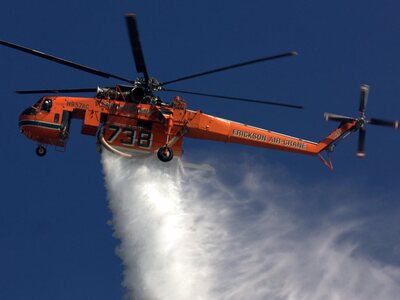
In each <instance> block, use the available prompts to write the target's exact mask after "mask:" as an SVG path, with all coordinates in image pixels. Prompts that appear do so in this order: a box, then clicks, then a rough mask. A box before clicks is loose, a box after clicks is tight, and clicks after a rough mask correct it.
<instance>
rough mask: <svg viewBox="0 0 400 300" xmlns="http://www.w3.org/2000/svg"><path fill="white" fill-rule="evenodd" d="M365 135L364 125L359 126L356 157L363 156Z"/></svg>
mask: <svg viewBox="0 0 400 300" xmlns="http://www.w3.org/2000/svg"><path fill="white" fill-rule="evenodd" d="M365 135H366V130H365V128H364V127H361V128H360V130H359V132H358V148H357V157H359V158H363V157H365Z"/></svg>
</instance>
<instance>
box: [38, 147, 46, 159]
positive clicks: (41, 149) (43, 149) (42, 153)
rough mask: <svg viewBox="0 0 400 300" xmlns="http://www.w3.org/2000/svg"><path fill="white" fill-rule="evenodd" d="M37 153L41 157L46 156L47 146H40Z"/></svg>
mask: <svg viewBox="0 0 400 300" xmlns="http://www.w3.org/2000/svg"><path fill="white" fill-rule="evenodd" d="M36 154H37V156H40V157H43V156H45V155H46V148H45V147H43V146H38V147H37V148H36Z"/></svg>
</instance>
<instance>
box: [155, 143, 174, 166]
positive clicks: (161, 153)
mask: <svg viewBox="0 0 400 300" xmlns="http://www.w3.org/2000/svg"><path fill="white" fill-rule="evenodd" d="M157 157H158V159H159V160H161V161H163V162H169V161H170V160H171V159H172V158H173V157H174V152H172V149H171V148H169V147H167V146H164V147H161V148H160V149H158V152H157Z"/></svg>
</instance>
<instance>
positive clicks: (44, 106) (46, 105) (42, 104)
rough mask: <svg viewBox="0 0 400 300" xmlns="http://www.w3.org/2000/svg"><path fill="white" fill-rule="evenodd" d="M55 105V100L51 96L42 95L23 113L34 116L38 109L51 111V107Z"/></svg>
mask: <svg viewBox="0 0 400 300" xmlns="http://www.w3.org/2000/svg"><path fill="white" fill-rule="evenodd" d="M52 106H53V100H52V99H50V98H46V97H42V98H40V99H39V100H38V101H36V103H35V104H33V105H32V106H31V107H28V108H27V109H25V110H24V111H23V112H22V114H23V115H28V116H34V115H36V114H37V112H38V111H43V112H50V110H51V107H52Z"/></svg>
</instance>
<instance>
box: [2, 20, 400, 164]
mask: <svg viewBox="0 0 400 300" xmlns="http://www.w3.org/2000/svg"><path fill="white" fill-rule="evenodd" d="M125 19H126V25H127V28H128V33H129V40H130V45H131V49H132V54H133V58H134V62H135V66H136V71H137V72H138V73H140V74H141V76H140V77H138V78H136V79H135V80H132V79H129V78H125V77H122V76H119V75H115V74H111V73H107V72H103V71H101V70H97V69H94V68H91V67H88V66H84V65H81V64H78V63H75V62H72V61H69V60H65V59H63V58H59V57H56V56H53V55H49V54H46V53H43V52H40V51H37V50H34V49H31V48H27V47H23V46H20V45H17V44H14V43H10V42H7V41H3V40H0V45H3V46H6V47H9V48H12V49H15V50H18V51H21V52H25V53H28V54H31V55H34V56H38V57H40V58H43V59H46V60H50V61H53V62H55V63H59V64H62V65H66V66H68V67H71V68H74V69H78V70H81V71H84V72H87V73H91V74H94V75H97V76H100V77H103V78H113V79H117V80H120V81H123V82H125V83H127V84H118V85H116V86H113V87H97V88H77V89H47V90H21V91H16V93H18V94H47V95H49V94H50V95H51V96H43V97H41V98H40V99H39V100H38V101H37V102H36V103H34V104H33V105H32V106H30V107H28V108H27V109H25V110H24V111H23V112H22V114H21V115H20V117H19V128H20V131H21V133H22V134H24V135H25V136H26V137H27V138H28V139H31V140H33V141H35V142H36V143H37V148H36V154H37V155H38V156H44V155H45V154H46V147H47V146H48V145H53V146H56V147H61V148H65V147H66V143H67V141H68V139H69V136H70V125H71V121H72V120H73V119H80V120H82V128H81V133H82V134H84V135H89V136H97V146H98V147H97V148H98V149H99V150H102V149H103V148H105V149H107V150H108V151H111V152H113V153H114V154H117V155H120V156H122V157H125V158H146V157H149V156H153V155H157V157H158V159H159V160H161V161H162V162H169V161H171V160H172V159H173V157H174V155H175V156H181V155H182V153H183V151H182V146H183V139H184V138H185V137H188V138H195V139H203V140H209V141H220V142H225V143H235V144H242V145H248V146H254V147H262V148H268V149H274V150H280V151H287V152H293V153H298V154H305V155H314V156H318V157H319V158H320V159H321V160H322V162H323V163H324V164H325V166H327V167H328V168H329V169H333V165H332V161H331V159H330V158H329V153H330V152H332V151H333V149H334V147H335V146H336V144H337V143H338V142H339V141H340V140H342V139H344V138H345V137H347V136H348V135H349V134H351V133H354V132H357V131H358V132H359V138H358V149H357V156H358V157H364V156H365V150H364V149H365V136H366V129H365V127H366V125H367V124H371V125H378V126H386V127H392V128H399V121H388V120H383V119H376V118H371V119H367V118H366V114H365V110H366V105H367V99H368V93H369V86H368V85H365V84H363V85H361V96H360V105H359V114H360V115H359V117H357V118H353V117H347V116H342V115H336V114H331V113H325V115H324V116H325V120H327V121H336V122H339V123H340V124H339V126H338V127H337V128H335V129H334V130H333V131H332V132H331V133H330V134H328V136H327V137H325V138H324V139H323V140H321V141H320V142H313V141H308V140H305V139H301V138H297V137H293V136H289V135H286V134H282V133H278V132H274V131H270V130H267V129H262V128H257V127H253V126H250V125H246V124H242V123H239V122H235V121H231V120H226V119H222V118H219V117H216V116H212V115H208V114H205V113H203V112H202V111H200V110H190V109H188V108H187V105H186V101H185V100H184V99H183V98H182V97H180V96H175V97H174V98H173V100H172V102H170V103H166V102H164V101H163V100H162V99H161V98H160V97H159V96H157V92H160V91H167V92H175V93H182V94H191V95H199V96H204V97H214V98H222V99H227V100H232V101H242V102H248V103H257V104H266V105H275V106H281V107H286V108H293V109H301V108H302V106H299V105H293V104H288V103H281V102H272V101H262V100H257V99H250V98H239V97H229V96H221V95H214V94H206V93H198V92H192V91H187V90H177V89H171V88H167V87H166V86H167V85H170V84H172V83H176V82H180V81H184V80H189V79H193V78H196V77H200V76H205V75H209V74H213V73H217V72H222V71H226V70H230V69H234V68H239V67H243V66H247V65H250V64H255V63H261V62H265V61H270V60H276V59H281V58H285V57H291V56H296V55H297V52H295V51H290V52H286V53H281V54H277V55H272V56H267V57H262V58H259V59H254V60H250V61H245V62H241V63H237V64H233V65H228V66H224V67H220V68H215V69H211V70H208V71H204V72H200V73H196V74H192V75H188V76H184V77H180V78H177V79H174V80H169V81H164V82H160V81H158V80H157V79H156V78H154V77H151V76H150V75H149V73H148V71H147V67H146V64H145V60H144V55H143V51H142V47H141V42H140V38H139V31H138V26H137V20H136V15H135V14H127V15H126V16H125ZM61 93H62V94H74V93H75V94H76V93H95V97H90V98H87V97H76V96H72V97H70V96H60V95H58V94H61ZM324 152H326V153H327V155H323V153H324Z"/></svg>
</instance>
